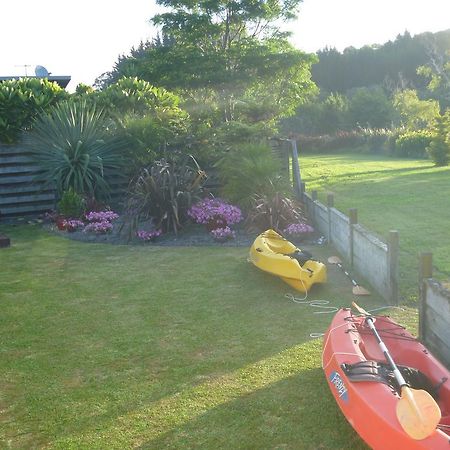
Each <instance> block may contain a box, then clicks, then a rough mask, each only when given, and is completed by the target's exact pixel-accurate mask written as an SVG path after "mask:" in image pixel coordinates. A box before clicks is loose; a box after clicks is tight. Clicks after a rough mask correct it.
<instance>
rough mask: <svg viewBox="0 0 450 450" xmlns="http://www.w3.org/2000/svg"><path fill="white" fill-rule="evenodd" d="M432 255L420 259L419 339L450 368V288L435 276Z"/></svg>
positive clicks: (425, 255)
mask: <svg viewBox="0 0 450 450" xmlns="http://www.w3.org/2000/svg"><path fill="white" fill-rule="evenodd" d="M432 256H433V255H432V254H431V253H422V254H421V255H420V259H419V267H420V270H419V338H420V340H421V341H422V343H423V344H424V345H425V346H426V347H427V348H428V349H429V350H430V351H431V353H433V354H434V355H435V356H436V357H437V358H438V359H439V361H441V362H442V363H443V364H444V365H445V366H446V367H447V368H448V369H450V290H449V286H448V285H443V284H442V283H440V282H439V281H437V280H435V279H433V278H432V276H433V259H432Z"/></svg>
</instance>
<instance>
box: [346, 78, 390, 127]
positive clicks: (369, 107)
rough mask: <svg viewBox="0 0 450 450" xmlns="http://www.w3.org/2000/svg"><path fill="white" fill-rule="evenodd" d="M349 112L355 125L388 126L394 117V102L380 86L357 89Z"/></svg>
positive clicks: (351, 100)
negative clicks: (392, 102)
mask: <svg viewBox="0 0 450 450" xmlns="http://www.w3.org/2000/svg"><path fill="white" fill-rule="evenodd" d="M348 112H349V116H350V121H351V124H352V125H353V126H361V127H369V128H386V127H390V125H391V121H392V119H393V107H392V104H391V102H390V101H389V99H388V97H387V96H386V94H385V93H384V91H383V89H381V88H380V87H374V88H359V89H357V90H356V91H355V92H354V93H353V95H352V96H351V98H350V103H349V107H348Z"/></svg>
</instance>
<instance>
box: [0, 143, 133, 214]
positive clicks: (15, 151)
mask: <svg viewBox="0 0 450 450" xmlns="http://www.w3.org/2000/svg"><path fill="white" fill-rule="evenodd" d="M38 170H39V169H38V167H37V166H36V164H35V163H34V162H33V160H32V159H31V157H30V154H29V153H28V152H27V147H26V144H25V143H22V144H17V145H4V144H0V217H1V218H4V219H8V218H14V217H22V216H27V215H38V214H43V213H45V212H47V211H49V210H53V209H55V208H56V203H57V198H56V192H55V190H54V189H52V188H51V187H50V186H48V185H47V186H46V184H45V183H43V182H39V181H36V180H35V177H36V174H37V173H38ZM111 185H112V192H111V206H112V207H114V208H120V205H121V202H122V199H123V196H124V193H125V190H126V187H127V183H126V182H124V181H123V180H115V181H112V182H111Z"/></svg>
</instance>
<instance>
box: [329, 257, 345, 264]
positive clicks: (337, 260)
mask: <svg viewBox="0 0 450 450" xmlns="http://www.w3.org/2000/svg"><path fill="white" fill-rule="evenodd" d="M328 262H329V263H330V264H341V263H342V261H341V259H340V258H339V256H330V257H329V258H328Z"/></svg>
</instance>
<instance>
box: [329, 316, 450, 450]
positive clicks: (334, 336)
mask: <svg viewBox="0 0 450 450" xmlns="http://www.w3.org/2000/svg"><path fill="white" fill-rule="evenodd" d="M373 323H374V325H375V327H376V330H377V331H378V334H379V336H380V337H381V339H382V342H384V344H385V346H386V348H387V351H388V353H389V354H390V356H391V357H392V359H393V360H394V361H395V364H396V365H397V366H398V369H399V371H400V372H401V373H402V375H403V376H404V379H405V380H406V382H407V383H408V385H409V387H410V388H411V390H412V391H413V392H417V391H415V390H416V389H417V390H420V392H422V391H424V390H425V391H426V392H428V393H429V394H430V395H431V396H432V397H433V398H434V400H433V399H431V400H432V401H433V404H435V403H437V405H438V406H439V409H440V415H441V419H440V421H439V424H438V425H437V427H436V429H434V427H433V430H432V431H431V434H430V435H429V436H427V437H425V438H422V439H417V438H412V437H411V435H410V434H408V433H407V432H405V431H404V428H403V427H402V426H401V424H400V422H399V418H398V413H397V406H398V403H399V401H400V400H402V401H403V400H405V399H401V394H400V393H399V391H400V389H399V386H398V385H397V386H396V384H395V378H394V377H393V375H392V370H391V367H389V364H387V362H386V357H385V353H383V351H382V348H381V347H380V342H379V341H378V340H377V338H376V336H375V335H374V333H373V332H372V330H371V329H370V328H369V326H368V323H367V320H366V317H365V316H361V315H356V314H353V313H352V311H351V310H350V309H341V310H339V311H338V312H337V313H336V315H335V317H334V319H333V321H332V322H331V325H330V327H329V329H328V330H327V332H326V334H325V336H324V342H323V353H322V367H323V370H324V372H325V376H326V378H327V381H328V385H329V386H330V389H331V392H332V393H333V396H334V398H335V400H336V402H337V404H338V405H339V407H340V408H341V411H342V412H343V414H344V416H345V417H346V419H347V420H348V421H349V423H350V425H351V426H352V427H353V428H354V429H355V430H356V432H357V433H358V434H359V435H360V436H361V438H362V439H363V440H364V441H365V442H366V443H367V444H368V445H369V446H370V447H372V448H373V449H380V450H381V449H383V450H388V449H392V450H413V449H433V450H438V449H446V450H450V372H449V371H448V370H447V369H446V368H445V367H444V366H443V365H442V364H441V363H440V362H439V361H438V360H437V359H436V358H435V357H434V356H433V355H431V353H430V352H429V351H428V350H427V349H426V348H425V347H424V346H423V345H422V344H421V343H420V342H419V341H417V340H416V339H415V338H414V337H413V336H412V335H411V334H410V333H408V332H407V331H406V330H405V329H404V328H403V327H402V326H400V325H398V324H397V323H395V322H394V321H393V320H391V319H390V318H388V317H382V316H377V317H375V318H374V321H373ZM408 389H409V388H408ZM402 392H403V391H402ZM436 409H437V407H436ZM423 414H424V416H425V417H421V420H426V411H425V412H423ZM438 420H439V419H438ZM436 422H437V421H436Z"/></svg>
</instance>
